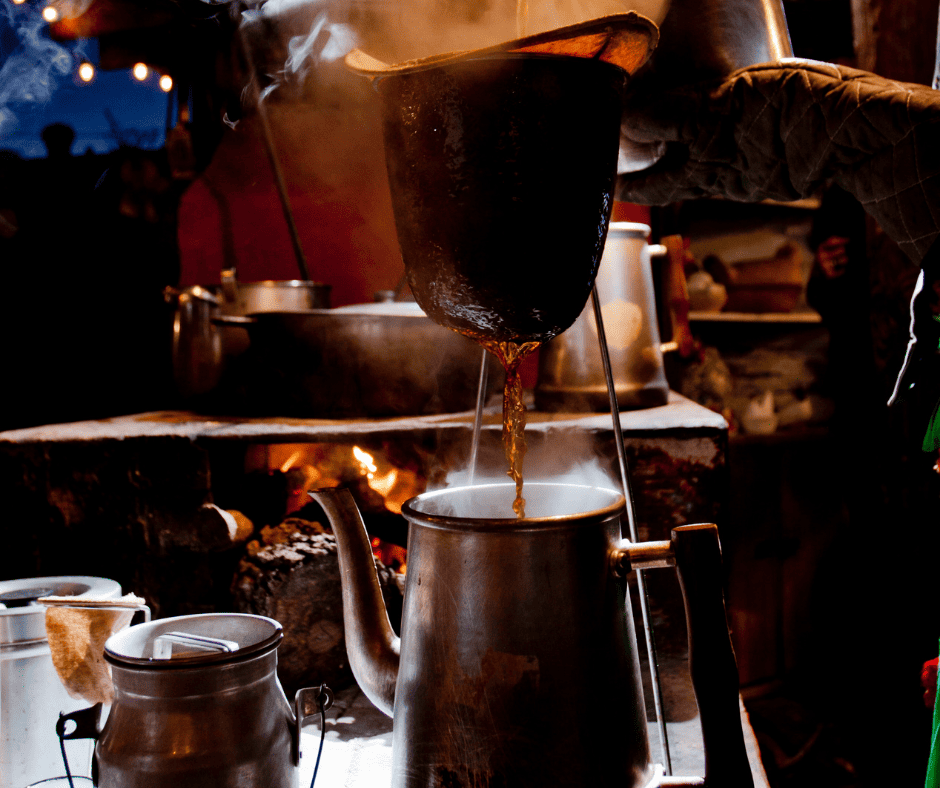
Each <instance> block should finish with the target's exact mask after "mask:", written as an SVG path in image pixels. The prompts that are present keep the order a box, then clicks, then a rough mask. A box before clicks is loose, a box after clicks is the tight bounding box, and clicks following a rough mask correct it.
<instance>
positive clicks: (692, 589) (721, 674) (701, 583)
mask: <svg viewBox="0 0 940 788" xmlns="http://www.w3.org/2000/svg"><path fill="white" fill-rule="evenodd" d="M672 547H673V551H674V555H675V561H676V569H677V570H678V573H679V583H680V585H681V586H682V597H683V600H684V601H685V615H686V619H687V621H688V630H689V672H690V673H691V675H692V689H693V690H694V692H695V700H696V703H697V704H698V710H699V717H700V720H701V723H702V739H703V741H704V745H705V785H706V786H707V788H753V786H754V780H753V777H752V776H751V766H750V763H749V762H748V759H747V749H746V748H745V746H744V728H743V725H742V722H741V707H740V695H739V686H738V666H737V663H736V662H735V659H734V649H733V647H732V645H731V633H730V632H729V630H728V620H727V617H726V614H725V599H724V589H723V576H722V570H721V547H720V545H719V543H718V528H717V526H715V525H712V524H699V525H686V526H682V527H680V528H676V529H675V530H673V532H672Z"/></svg>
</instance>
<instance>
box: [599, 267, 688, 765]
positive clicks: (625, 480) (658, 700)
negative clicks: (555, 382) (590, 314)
mask: <svg viewBox="0 0 940 788" xmlns="http://www.w3.org/2000/svg"><path fill="white" fill-rule="evenodd" d="M591 302H592V304H593V306H594V321H595V323H596V324H597V341H598V345H599V347H600V351H601V361H602V362H603V364H604V375H605V376H606V378H607V393H608V395H609V397H610V414H611V416H612V418H613V424H614V441H615V442H616V444H617V459H618V460H619V462H620V479H621V482H622V484H623V496H624V498H625V499H626V514H627V529H628V531H629V534H630V541H631V542H638V541H639V539H638V538H637V528H636V511H635V510H634V508H633V495H632V494H631V492H630V472H629V469H628V467H627V451H626V448H625V447H624V444H623V427H622V426H621V424H620V407H619V405H618V403H617V388H616V386H615V385H614V373H613V369H612V368H611V365H610V353H609V351H608V349H607V335H606V333H605V332H604V316H603V315H602V314H601V299H600V296H599V295H598V294H597V285H596V284H595V285H594V288H593V289H592V290H591ZM636 585H637V592H638V594H639V597H640V610H641V612H642V614H643V634H644V635H645V637H646V653H647V654H648V655H649V663H650V678H651V679H652V682H651V683H652V686H653V707H654V708H655V710H656V722H657V727H658V728H659V738H660V741H661V742H662V746H663V761H664V763H663V765H664V767H665V771H666V774H667V775H668V774H672V757H671V756H670V753H669V736H668V734H667V733H666V717H665V715H664V714H663V697H662V696H663V691H662V686H661V684H660V681H659V664H658V662H657V659H656V644H655V643H654V641H653V628H652V626H651V625H650V611H649V606H650V602H649V597H648V596H647V593H646V579H645V577H644V576H643V571H642V570H639V569H638V570H637V572H636Z"/></svg>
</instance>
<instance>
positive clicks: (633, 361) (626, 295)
mask: <svg viewBox="0 0 940 788" xmlns="http://www.w3.org/2000/svg"><path fill="white" fill-rule="evenodd" d="M649 234H650V228H649V227H648V226H647V225H645V224H637V223H634V222H612V223H611V225H610V229H609V230H608V233H607V242H606V244H605V245H604V255H603V257H602V258H601V266H600V270H599V271H598V272H597V279H596V281H595V286H596V287H597V293H598V296H599V297H600V301H601V305H602V306H601V314H602V317H603V323H604V332H605V336H606V339H607V349H608V353H609V354H610V362H611V365H612V371H613V376H614V388H615V390H616V392H617V404H618V405H619V406H620V407H621V408H630V409H633V408H651V407H655V406H657V405H665V404H666V401H667V399H668V397H669V384H668V382H667V381H666V371H665V368H664V366H663V355H662V343H661V342H660V339H659V325H658V323H657V315H656V293H655V291H654V289H653V271H652V267H651V264H650V258H651V256H653V255H665V254H666V247H665V246H662V245H660V244H655V245H652V246H651V245H650V244H648V243H647V238H648V237H649ZM535 405H536V408H537V409H538V410H547V411H555V410H568V411H609V410H610V397H609V394H608V391H607V377H606V375H605V373H604V366H603V364H602V363H601V354H600V350H599V348H598V332H597V324H596V322H595V318H594V311H593V309H592V308H591V304H590V303H589V304H588V305H587V306H586V307H585V309H584V311H583V312H582V313H581V316H580V317H579V318H578V319H577V320H576V321H575V322H574V325H572V326H571V328H569V329H568V330H567V331H565V333H563V334H561V335H560V336H557V337H555V338H554V339H553V340H552V341H551V342H549V343H547V344H546V345H545V346H544V347H543V348H542V350H541V352H540V353H539V376H538V382H537V383H536V386H535Z"/></svg>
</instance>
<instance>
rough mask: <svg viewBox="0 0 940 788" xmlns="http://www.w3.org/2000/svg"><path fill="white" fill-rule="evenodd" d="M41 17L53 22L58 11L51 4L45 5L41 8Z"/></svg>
mask: <svg viewBox="0 0 940 788" xmlns="http://www.w3.org/2000/svg"><path fill="white" fill-rule="evenodd" d="M42 18H43V19H45V20H46V21H47V22H49V23H52V22H55V21H56V20H57V19H58V18H59V12H58V11H56V10H55V9H54V8H53V7H52V6H51V5H47V6H46V7H45V8H43V9H42Z"/></svg>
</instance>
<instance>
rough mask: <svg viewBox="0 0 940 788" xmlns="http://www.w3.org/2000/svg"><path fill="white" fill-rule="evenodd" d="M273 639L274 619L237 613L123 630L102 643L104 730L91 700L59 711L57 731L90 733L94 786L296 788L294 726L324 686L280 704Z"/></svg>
mask: <svg viewBox="0 0 940 788" xmlns="http://www.w3.org/2000/svg"><path fill="white" fill-rule="evenodd" d="M282 637H283V630H282V628H281V625H280V624H279V623H278V622H277V621H274V620H273V619H270V618H265V617H263V616H252V615H245V614H239V613H210V614H204V615H195V616H178V617H174V618H165V619H161V620H159V621H152V622H150V623H148V624H140V625H138V626H134V627H130V628H128V629H125V630H124V631H122V632H119V633H118V634H116V635H113V636H112V637H111V638H109V639H108V641H107V643H106V644H105V652H104V656H105V659H106V660H107V661H108V662H109V663H110V666H111V675H112V680H113V682H114V701H113V703H112V705H111V710H110V713H109V715H108V718H107V721H106V723H105V724H104V727H103V728H102V729H101V730H100V732H99V731H98V729H97V719H98V713H99V712H100V706H94V707H92V708H90V709H84V710H82V711H79V712H74V713H72V714H69V715H66V716H64V717H62V718H61V719H60V721H59V732H60V735H61V736H62V737H63V739H75V738H87V737H92V738H97V740H98V743H97V745H96V747H95V760H94V762H93V768H92V776H93V779H94V782H95V785H99V786H102V787H103V788H249V786H265V788H296V786H297V785H298V769H297V766H298V764H299V762H300V728H301V725H303V722H304V720H305V719H306V718H307V717H309V716H311V715H313V714H316V713H318V712H319V711H320V710H321V709H323V710H325V709H326V708H329V706H330V705H331V703H332V693H331V692H330V690H329V688H327V687H325V686H322V685H321V686H319V687H309V688H304V689H301V690H298V692H297V694H296V696H295V697H294V703H293V706H292V705H291V704H290V703H288V701H287V698H286V697H285V695H284V691H283V690H282V689H281V685H280V683H279V682H278V679H277V674H276V672H275V671H276V667H277V646H278V643H279V642H280V641H281V638H282ZM70 723H73V724H74V726H75V727H74V730H72V731H71V732H65V730H66V728H67V727H69V724H70Z"/></svg>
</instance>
